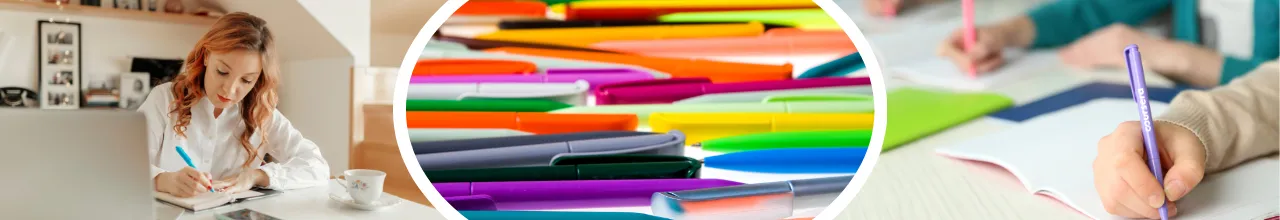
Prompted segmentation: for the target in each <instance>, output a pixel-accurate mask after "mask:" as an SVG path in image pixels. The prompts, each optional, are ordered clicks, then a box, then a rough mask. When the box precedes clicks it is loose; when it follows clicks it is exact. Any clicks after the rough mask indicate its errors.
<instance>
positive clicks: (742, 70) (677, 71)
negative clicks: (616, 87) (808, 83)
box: [485, 47, 792, 82]
mask: <svg viewBox="0 0 1280 220" xmlns="http://www.w3.org/2000/svg"><path fill="white" fill-rule="evenodd" d="M485 51H487V52H492V53H499V54H523V55H530V56H541V57H556V58H561V59H575V60H586V61H595V62H605V63H617V64H626V65H634V66H641V67H645V68H649V69H652V70H656V71H659V72H662V73H666V74H668V75H669V76H670V77H659V78H671V77H706V78H709V79H711V80H712V81H714V82H743V81H761V80H785V79H791V70H792V67H791V65H790V64H785V65H762V64H749V63H733V62H720V61H712V60H705V59H692V58H667V57H653V56H642V55H632V54H616V53H593V52H582V51H568V50H549V49H535V48H519V47H503V48H494V49H488V50H485Z"/></svg>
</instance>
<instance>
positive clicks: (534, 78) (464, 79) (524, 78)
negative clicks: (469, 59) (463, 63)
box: [409, 74, 546, 83]
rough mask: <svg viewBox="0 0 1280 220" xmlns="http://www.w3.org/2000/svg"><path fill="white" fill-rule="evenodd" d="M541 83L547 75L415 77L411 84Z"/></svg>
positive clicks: (410, 81)
mask: <svg viewBox="0 0 1280 220" xmlns="http://www.w3.org/2000/svg"><path fill="white" fill-rule="evenodd" d="M483 82H495V83H541V82H546V75H516V74H494V75H453V76H413V77H412V78H409V83H483Z"/></svg>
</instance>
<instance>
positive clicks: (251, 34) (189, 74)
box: [169, 12, 280, 167]
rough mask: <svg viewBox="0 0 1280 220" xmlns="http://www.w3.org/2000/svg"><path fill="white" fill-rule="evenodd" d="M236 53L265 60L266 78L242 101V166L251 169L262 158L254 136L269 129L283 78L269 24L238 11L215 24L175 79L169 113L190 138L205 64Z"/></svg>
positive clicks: (181, 133)
mask: <svg viewBox="0 0 1280 220" xmlns="http://www.w3.org/2000/svg"><path fill="white" fill-rule="evenodd" d="M236 50H246V51H256V52H258V54H259V55H260V56H261V59H262V75H261V77H259V79H258V82H257V83H255V84H254V85H253V89H250V90H249V93H248V94H247V95H245V99H244V100H242V101H241V102H240V110H241V113H242V114H241V116H242V119H243V120H244V126H245V130H244V133H242V134H240V144H241V145H242V147H243V148H244V150H245V153H246V154H245V161H244V164H242V165H241V166H243V167H248V166H249V165H251V163H252V161H253V159H254V158H257V157H258V148H257V147H254V146H253V144H252V143H251V142H250V139H252V137H253V134H254V133H255V132H257V131H259V130H265V129H267V128H266V127H265V126H267V125H269V123H267V122H268V120H270V119H271V116H272V114H274V113H275V106H276V102H277V97H276V83H277V80H278V79H277V78H278V77H279V72H280V69H279V64H278V63H277V60H276V59H277V58H276V50H275V42H274V40H273V39H272V37H271V31H270V30H268V29H267V21H265V20H262V19H261V18H258V17H256V16H253V15H250V14H248V13H243V12H236V13H231V14H227V15H225V16H222V18H220V19H218V21H217V22H215V23H214V24H213V28H211V29H210V30H209V32H207V33H205V34H204V36H203V37H201V38H200V41H197V42H196V46H195V49H192V50H191V53H190V54H188V55H187V60H186V62H185V66H186V68H185V69H184V70H183V73H182V74H180V75H178V76H177V77H176V78H174V80H173V99H174V100H175V101H174V102H173V105H172V106H171V111H170V112H169V114H170V115H171V116H172V117H173V118H175V119H176V123H174V125H173V131H174V132H176V133H177V134H178V136H180V137H184V138H185V137H186V132H185V131H186V129H187V125H189V124H191V107H192V106H194V105H195V103H197V102H198V101H199V100H200V99H202V98H205V94H204V74H205V70H206V68H208V66H207V65H205V61H206V59H207V57H208V56H209V54H210V53H225V52H230V51H236ZM259 138H260V140H261V144H262V145H266V144H267V135H266V134H265V133H264V134H261V135H259Z"/></svg>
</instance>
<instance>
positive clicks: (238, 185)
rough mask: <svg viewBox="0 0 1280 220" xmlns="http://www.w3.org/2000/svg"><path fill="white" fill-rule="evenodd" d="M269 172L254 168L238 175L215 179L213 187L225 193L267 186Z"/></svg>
mask: <svg viewBox="0 0 1280 220" xmlns="http://www.w3.org/2000/svg"><path fill="white" fill-rule="evenodd" d="M266 179H267V173H266V172H262V170H260V169H253V170H250V171H248V172H243V173H240V174H238V175H235V176H232V177H227V178H223V179H221V180H217V181H213V189H214V190H216V191H218V192H224V193H238V192H244V191H248V190H249V189H252V188H253V187H254V186H265V185H266V184H259V183H265V182H267V181H266Z"/></svg>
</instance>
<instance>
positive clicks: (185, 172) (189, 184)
mask: <svg viewBox="0 0 1280 220" xmlns="http://www.w3.org/2000/svg"><path fill="white" fill-rule="evenodd" d="M209 179H211V178H210V177H209V174H208V173H202V172H200V171H198V170H195V169H191V167H183V168H182V170H178V172H163V173H160V174H159V175H156V179H155V184H156V191H160V192H164V193H169V194H171V195H173V196H177V197H178V198H187V197H193V196H198V195H200V194H204V193H206V192H209V189H211V188H210V185H209V183H210V182H209Z"/></svg>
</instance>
